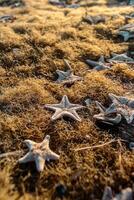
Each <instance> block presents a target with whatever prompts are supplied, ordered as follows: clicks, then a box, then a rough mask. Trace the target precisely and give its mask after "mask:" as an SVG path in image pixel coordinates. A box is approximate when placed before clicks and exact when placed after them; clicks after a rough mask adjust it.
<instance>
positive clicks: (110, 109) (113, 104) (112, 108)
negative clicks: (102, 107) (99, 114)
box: [105, 103, 117, 115]
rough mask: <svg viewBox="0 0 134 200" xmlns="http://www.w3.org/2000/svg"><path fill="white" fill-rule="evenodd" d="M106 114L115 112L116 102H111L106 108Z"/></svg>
mask: <svg viewBox="0 0 134 200" xmlns="http://www.w3.org/2000/svg"><path fill="white" fill-rule="evenodd" d="M105 112H106V114H107V115H108V114H112V113H116V112H117V108H116V104H115V103H112V104H111V105H110V106H109V107H108V108H107V109H106V111H105Z"/></svg>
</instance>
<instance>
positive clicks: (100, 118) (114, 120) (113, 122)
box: [93, 114, 121, 124]
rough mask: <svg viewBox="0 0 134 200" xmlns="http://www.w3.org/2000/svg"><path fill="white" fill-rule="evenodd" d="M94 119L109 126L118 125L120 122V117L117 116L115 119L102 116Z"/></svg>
mask: <svg viewBox="0 0 134 200" xmlns="http://www.w3.org/2000/svg"><path fill="white" fill-rule="evenodd" d="M93 117H94V118H95V119H98V120H101V121H104V122H109V123H111V124H119V123H120V122H121V115H120V114H118V115H117V116H116V117H108V116H105V115H103V114H98V115H94V116H93Z"/></svg>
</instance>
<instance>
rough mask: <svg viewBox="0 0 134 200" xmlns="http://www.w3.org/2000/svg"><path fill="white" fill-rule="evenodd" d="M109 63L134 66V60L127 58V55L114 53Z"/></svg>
mask: <svg viewBox="0 0 134 200" xmlns="http://www.w3.org/2000/svg"><path fill="white" fill-rule="evenodd" d="M108 62H110V63H124V62H125V63H129V64H134V60H133V58H131V57H129V56H127V53H123V54H116V53H112V58H111V59H108Z"/></svg>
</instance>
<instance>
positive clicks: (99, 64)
mask: <svg viewBox="0 0 134 200" xmlns="http://www.w3.org/2000/svg"><path fill="white" fill-rule="evenodd" d="M86 63H87V64H88V65H89V66H91V67H93V69H94V70H97V71H101V70H105V69H110V67H109V66H107V65H106V64H105V60H104V56H101V57H100V59H99V60H98V62H97V61H93V60H90V59H87V60H86Z"/></svg>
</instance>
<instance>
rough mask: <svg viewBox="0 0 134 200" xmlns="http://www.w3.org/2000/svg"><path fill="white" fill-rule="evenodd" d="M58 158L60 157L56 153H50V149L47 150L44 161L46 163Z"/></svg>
mask: <svg viewBox="0 0 134 200" xmlns="http://www.w3.org/2000/svg"><path fill="white" fill-rule="evenodd" d="M59 158H60V156H59V155H58V154H56V153H54V152H53V151H51V150H50V149H49V150H48V152H47V154H46V156H45V159H46V160H47V161H49V160H58V159H59Z"/></svg>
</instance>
